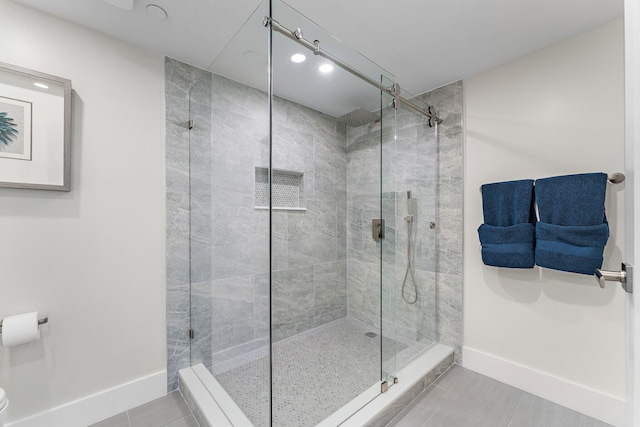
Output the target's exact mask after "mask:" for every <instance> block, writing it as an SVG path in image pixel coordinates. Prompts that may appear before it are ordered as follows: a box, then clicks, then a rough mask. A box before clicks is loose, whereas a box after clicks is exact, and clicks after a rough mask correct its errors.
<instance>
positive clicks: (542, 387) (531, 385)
mask: <svg viewBox="0 0 640 427" xmlns="http://www.w3.org/2000/svg"><path fill="white" fill-rule="evenodd" d="M462 351H463V353H462V355H463V356H462V360H463V366H464V367H465V368H467V369H470V370H472V371H475V372H478V373H480V374H483V375H486V376H488V377H491V378H494V379H496V380H498V381H501V382H503V383H505V384H509V385H511V386H513V387H517V388H519V389H521V390H524V391H526V392H529V393H531V394H534V395H536V396H539V397H541V398H543V399H547V400H550V401H552V402H554V403H557V404H559V405H562V406H566V407H567V408H570V409H573V410H574V411H578V412H581V413H583V414H585V415H588V416H590V417H593V418H597V419H599V420H601V421H604V422H606V423H609V424H612V425H614V426H622V425H623V420H624V406H625V401H624V399H622V398H620V397H617V396H613V395H610V394H607V393H603V392H601V391H598V390H595V389H592V388H589V387H587V386H585V385H582V384H578V383H575V382H572V381H569V380H566V379H564V378H560V377H557V376H555V375H551V374H548V373H546V372H542V371H538V370H536V369H533V368H531V367H529V366H524V365H521V364H519V363H516V362H513V361H510V360H506V359H503V358H501V357H498V356H494V355H492V354H488V353H485V352H482V351H480V350H476V349H474V348H470V347H464V348H463V349H462Z"/></svg>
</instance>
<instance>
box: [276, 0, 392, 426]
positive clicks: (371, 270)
mask: <svg viewBox="0 0 640 427" xmlns="http://www.w3.org/2000/svg"><path fill="white" fill-rule="evenodd" d="M271 5H272V15H271V16H272V20H273V21H272V22H271V24H272V25H271V38H272V55H271V60H272V68H271V71H272V91H273V97H272V105H271V115H272V123H271V126H272V128H271V129H272V147H271V148H272V149H271V161H272V163H271V169H270V176H271V182H272V187H271V189H272V199H271V200H272V206H271V229H272V243H271V250H272V258H271V262H272V265H271V274H272V282H271V344H272V378H273V382H272V422H273V424H272V425H274V426H291V425H299V426H303V425H304V426H307V425H308V426H312V425H316V424H318V423H320V422H321V421H323V420H325V419H327V418H329V417H331V416H332V414H333V413H335V412H336V411H338V410H339V409H340V408H341V407H343V406H344V405H346V404H347V403H349V402H352V401H354V402H356V403H355V406H358V405H364V404H366V403H368V402H369V401H371V400H372V399H373V398H375V397H376V396H377V395H379V394H380V392H381V389H382V384H381V383H382V381H383V380H386V379H387V376H388V375H389V374H390V373H393V372H395V346H394V345H392V343H393V344H394V343H395V337H394V335H393V334H394V328H393V319H394V313H393V311H394V310H395V303H392V302H391V300H393V299H394V298H395V290H394V289H392V287H393V286H394V283H393V281H394V280H395V262H385V261H383V258H384V257H386V256H389V257H390V258H389V260H391V259H393V257H394V256H395V251H394V250H386V249H385V248H387V247H389V248H391V247H392V244H391V243H390V242H388V241H387V240H386V237H385V230H384V227H382V228H378V226H377V225H376V224H378V223H377V222H376V221H379V220H381V219H384V217H385V215H386V214H387V213H395V209H394V208H393V206H394V205H395V200H384V195H383V193H382V191H383V188H386V187H390V186H392V185H391V184H384V185H383V182H382V181H383V172H382V169H383V167H387V168H389V166H388V165H386V166H384V160H383V143H384V144H385V145H386V147H385V148H384V149H386V150H388V151H389V152H391V151H392V149H393V147H392V145H391V144H392V142H393V135H394V123H395V121H394V114H395V113H394V110H393V108H391V109H390V108H389V106H390V105H391V102H392V97H390V96H389V95H384V96H383V95H381V90H380V87H379V84H380V82H381V79H382V82H383V83H384V84H385V85H386V84H389V85H391V84H393V77H392V76H391V75H390V74H389V73H387V72H386V71H384V70H383V69H381V68H380V67H378V66H377V65H375V64H374V63H372V62H371V61H370V60H368V59H367V58H365V57H363V56H362V55H360V54H359V53H358V52H356V51H355V50H353V49H351V48H350V47H348V46H346V45H344V44H343V43H341V42H340V41H339V40H337V39H336V38H334V37H333V36H331V35H330V34H329V33H327V32H326V31H325V30H324V29H322V28H321V27H319V26H318V25H316V24H315V23H313V22H312V21H310V20H309V19H307V18H306V17H304V16H302V15H301V14H299V13H298V12H297V11H295V10H294V9H292V8H291V7H289V6H288V5H286V4H284V3H282V2H279V1H272V2H271ZM305 41H306V43H305ZM301 42H302V43H301ZM310 44H311V45H314V46H315V48H316V49H322V50H323V51H325V52H328V53H330V54H331V55H332V56H333V57H335V58H337V59H338V60H339V61H341V62H343V63H346V64H348V66H349V67H353V68H354V69H356V70H358V71H359V72H361V73H363V74H365V75H366V76H367V77H369V78H370V79H372V80H373V81H375V82H377V83H378V86H375V85H371V84H369V83H368V82H366V81H365V80H363V79H361V78H359V77H357V76H355V75H353V74H352V73H350V72H349V71H346V70H345V69H343V68H342V67H341V66H340V65H339V63H337V62H336V61H333V62H332V61H330V60H328V59H326V58H325V57H323V55H321V54H314V50H310V49H309V45H310ZM265 173H266V172H265ZM384 176H385V177H386V178H389V177H390V176H391V174H386V175H384ZM385 211H386V212H385ZM391 234H393V233H391ZM383 264H384V266H385V267H384V271H383V267H382V266H383ZM383 273H384V275H386V277H388V278H389V279H390V281H389V282H388V283H387V284H386V285H383V282H384V280H383ZM385 286H386V289H384V290H383V288H385ZM383 312H384V317H385V319H383ZM332 420H333V419H332ZM334 425H337V422H336V424H334Z"/></svg>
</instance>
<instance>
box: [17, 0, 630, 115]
mask: <svg viewBox="0 0 640 427" xmlns="http://www.w3.org/2000/svg"><path fill="white" fill-rule="evenodd" d="M14 1H17V2H18V3H23V4H25V5H28V6H31V7H34V8H36V9H40V10H42V11H44V12H47V13H50V14H53V15H56V16H59V17H62V18H65V19H67V20H70V21H73V22H77V23H80V24H82V25H85V26H87V27H90V28H94V29H96V30H98V31H101V32H104V33H106V34H109V35H111V36H113V37H116V38H119V39H122V40H125V41H128V42H130V43H133V44H136V45H138V46H141V47H143V48H146V49H148V50H151V51H154V52H157V53H161V54H164V55H167V56H169V57H172V58H175V59H178V60H181V61H183V62H187V63H189V64H192V65H195V66H198V67H201V68H208V67H209V66H210V64H211V63H212V61H213V60H214V59H215V58H216V57H217V56H218V55H219V54H220V53H221V52H223V50H224V48H225V46H226V45H227V44H228V43H229V42H230V41H231V40H232V39H233V36H234V34H236V32H238V30H239V29H240V28H241V27H242V26H243V24H244V23H245V22H246V21H247V19H248V18H249V17H250V16H251V15H252V13H254V11H256V8H258V7H259V6H260V4H261V1H260V0H182V1H178V0H133V1H134V3H133V8H132V9H131V10H124V9H120V8H118V7H116V6H114V5H112V4H107V3H105V2H103V1H101V0H55V1H52V0H14ZM111 2H112V3H118V2H117V1H113V0H112V1H111ZM124 3H127V1H126V0H125V1H124ZM287 3H288V4H289V5H291V6H292V7H294V8H296V9H297V10H298V11H300V12H301V13H302V14H304V15H306V16H308V17H311V19H313V21H315V22H316V23H317V24H318V25H320V26H322V27H324V28H325V29H326V30H328V31H329V32H330V33H332V34H333V35H335V36H336V37H337V38H338V39H340V40H342V41H343V42H344V43H346V44H347V45H350V46H352V47H353V48H355V49H356V50H358V51H359V52H361V53H362V54H363V55H364V56H366V57H368V58H369V59H371V60H372V61H373V62H375V63H376V64H378V65H379V66H380V67H382V68H384V69H385V70H388V71H389V72H390V73H392V74H393V75H395V77H396V81H397V82H399V83H400V85H401V86H402V87H403V88H406V89H408V91H409V92H410V93H414V94H419V93H423V92H426V91H428V90H430V89H434V88H436V87H439V86H442V85H444V84H447V83H450V82H452V81H456V80H459V79H463V78H466V77H469V76H472V75H475V74H478V73H480V72H482V71H485V70H488V69H490V68H493V67H495V66H497V65H499V64H502V63H505V62H508V61H510V60H512V59H515V58H517V57H520V56H523V55H525V54H527V53H530V52H533V51H535V50H538V49H541V48H543V47H545V46H549V45H551V44H554V43H557V42H559V41H561V40H564V39H566V38H569V37H572V36H575V35H577V34H580V33H582V32H585V31H587V30H589V29H590V28H593V27H596V26H598V25H601V24H604V23H606V22H609V21H611V20H614V19H616V18H619V17H621V16H622V14H623V0H560V1H558V0H482V1H480V0H348V1H347V0H318V1H309V0H287ZM149 4H156V5H158V6H160V7H162V8H163V9H164V10H166V12H167V14H168V19H166V20H164V21H160V20H157V19H154V18H152V17H151V16H149V15H148V14H147V13H146V11H145V8H146V6H147V5H149ZM263 10H266V9H259V10H258V11H256V15H255V16H256V17H258V16H259V15H260V14H264V13H263ZM275 12H277V9H276V8H274V15H275V16H276V18H277V16H278V15H277V14H276V13H275ZM287 26H288V25H287ZM256 27H257V25H256ZM306 27H308V28H311V27H312V25H311V24H306ZM292 29H295V28H292ZM256 31H260V30H256ZM303 31H304V32H305V38H307V39H310V40H314V39H313V38H312V37H311V36H309V37H308V36H307V28H303ZM329 39H330V38H329V37H328V36H324V39H323V40H322V44H323V47H326V46H330V45H332V43H333V42H330V43H325V41H329ZM287 43H293V42H287ZM282 44H283V46H284V45H285V44H284V42H283V43H282ZM336 46H337V45H336ZM256 49H257V50H258V51H261V49H262V50H263V51H266V48H264V49H263V48H262V45H258V47H257V48H256ZM282 49H283V53H282V55H285V54H286V55H288V51H287V50H286V49H285V48H284V47H283V48H282ZM247 50H249V49H245V50H242V52H243V53H244V52H246V51H247ZM327 50H329V48H327ZM285 51H286V52H287V53H284V52H285ZM307 57H308V58H309V57H313V55H307ZM359 61H360V62H359V63H362V64H366V61H364V60H359ZM217 62H218V64H220V62H219V61H217ZM356 62H358V61H356ZM362 66H365V67H366V65H362ZM373 68H375V66H373ZM236 69H237V67H236ZM227 74H228V73H227ZM263 74H264V73H262V75H263ZM229 77H232V78H234V76H231V75H229ZM235 79H236V80H239V81H243V78H240V77H238V78H235ZM244 81H246V79H245V80H244ZM282 81H286V79H284V78H283V79H282ZM315 86H317V85H315ZM349 86H350V84H349V80H347V83H345V84H344V85H343V87H344V88H348V87H349ZM293 92H294V93H295V92H296V91H293ZM348 108H351V107H350V106H349V107H348V106H344V107H342V108H339V109H336V110H335V111H333V110H332V111H328V110H327V109H326V108H325V107H322V108H319V109H320V111H325V112H328V113H329V114H332V115H335V116H338V115H340V114H341V112H344V111H349V110H348ZM368 108H371V107H368Z"/></svg>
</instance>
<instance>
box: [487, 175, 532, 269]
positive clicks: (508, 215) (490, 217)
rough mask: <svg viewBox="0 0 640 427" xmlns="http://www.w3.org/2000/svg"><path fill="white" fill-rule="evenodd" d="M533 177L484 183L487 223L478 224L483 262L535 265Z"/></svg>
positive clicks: (524, 265)
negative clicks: (531, 178)
mask: <svg viewBox="0 0 640 427" xmlns="http://www.w3.org/2000/svg"><path fill="white" fill-rule="evenodd" d="M533 196H534V193H533V180H530V179H527V180H521V181H508V182H496V183H493V184H485V185H483V186H482V209H483V214H484V224H482V225H481V226H480V228H478V237H479V238H480V243H481V244H482V262H484V263H485V264H486V265H491V266H494V267H509V268H533V266H534V265H535V250H534V242H535V226H534V225H535V223H536V215H535V208H534V203H533Z"/></svg>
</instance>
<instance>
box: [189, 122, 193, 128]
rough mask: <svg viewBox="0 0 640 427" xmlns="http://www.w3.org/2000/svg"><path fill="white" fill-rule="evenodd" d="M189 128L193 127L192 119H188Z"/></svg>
mask: <svg viewBox="0 0 640 427" xmlns="http://www.w3.org/2000/svg"><path fill="white" fill-rule="evenodd" d="M189 129H193V120H189Z"/></svg>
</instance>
